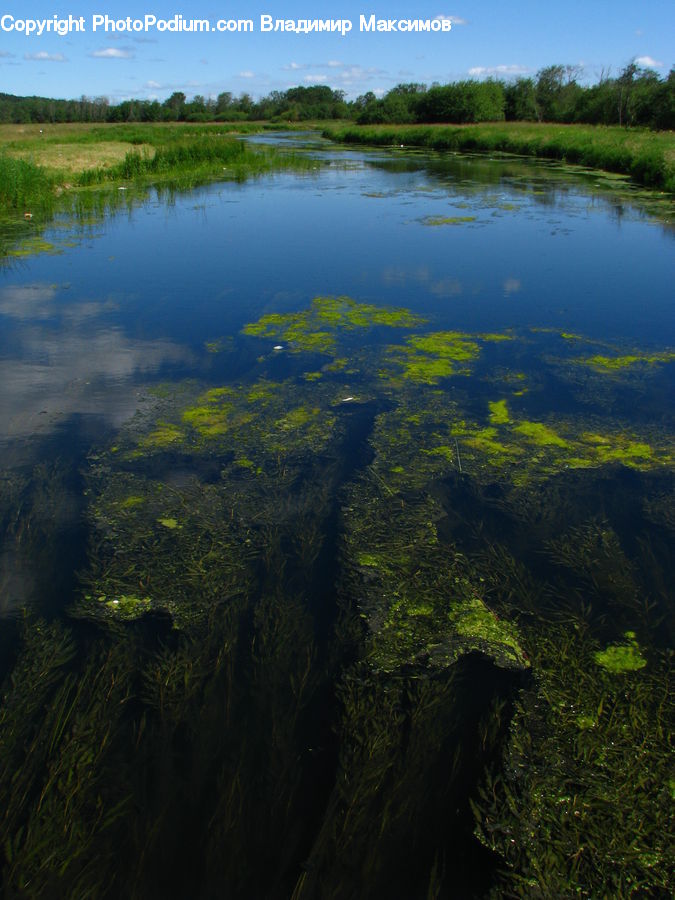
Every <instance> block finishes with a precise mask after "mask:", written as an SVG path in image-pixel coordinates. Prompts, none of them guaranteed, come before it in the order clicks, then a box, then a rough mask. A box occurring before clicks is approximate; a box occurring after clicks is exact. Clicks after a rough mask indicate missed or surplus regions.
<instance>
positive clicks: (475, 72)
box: [469, 65, 530, 78]
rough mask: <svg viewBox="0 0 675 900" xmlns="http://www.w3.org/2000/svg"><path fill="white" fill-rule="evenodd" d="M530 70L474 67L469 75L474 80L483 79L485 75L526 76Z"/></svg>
mask: <svg viewBox="0 0 675 900" xmlns="http://www.w3.org/2000/svg"><path fill="white" fill-rule="evenodd" d="M529 71H530V70H529V69H528V68H527V66H518V65H511V66H474V67H473V68H471V69H469V75H471V76H472V77H473V78H481V77H482V76H483V75H526V74H527V73H528V72H529Z"/></svg>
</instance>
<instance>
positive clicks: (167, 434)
mask: <svg viewBox="0 0 675 900" xmlns="http://www.w3.org/2000/svg"><path fill="white" fill-rule="evenodd" d="M184 436H185V435H184V432H183V430H182V429H181V428H179V427H178V426H177V425H173V424H171V423H170V422H159V423H158V424H157V427H156V428H155V429H153V431H151V432H150V433H149V434H146V435H145V436H144V437H143V438H142V440H141V441H140V446H141V448H142V449H143V450H166V449H167V448H170V447H173V446H174V445H176V444H178V443H180V441H182V440H183V438H184Z"/></svg>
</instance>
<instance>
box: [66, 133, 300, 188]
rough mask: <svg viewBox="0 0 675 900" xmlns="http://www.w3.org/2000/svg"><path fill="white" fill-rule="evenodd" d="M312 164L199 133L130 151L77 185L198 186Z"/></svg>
mask: <svg viewBox="0 0 675 900" xmlns="http://www.w3.org/2000/svg"><path fill="white" fill-rule="evenodd" d="M142 143H145V141H142ZM315 165H316V162H313V161H311V160H309V159H307V158H305V157H303V156H300V155H298V154H292V153H290V154H289V153H281V152H279V151H278V150H276V149H274V148H267V147H265V148H262V147H255V148H254V147H251V146H249V145H247V144H245V143H243V142H242V141H238V140H235V139H232V138H225V137H223V136H220V135H214V134H198V135H196V136H194V137H187V138H185V137H183V138H182V139H181V140H180V141H171V142H170V143H167V144H163V145H160V146H157V148H156V150H155V153H154V155H147V154H146V155H143V154H142V153H140V152H138V151H136V150H132V151H130V152H129V153H127V155H126V156H125V158H124V159H123V160H122V162H120V163H119V164H118V165H116V166H111V167H107V168H97V169H90V170H89V171H86V172H83V173H82V174H81V175H80V176H79V177H78V180H77V183H78V185H80V186H90V185H95V184H100V183H102V182H106V181H119V180H133V181H139V180H140V181H150V182H153V181H175V182H179V183H186V182H187V183H197V182H199V181H201V180H208V179H212V178H215V177H220V178H226V179H228V180H229V179H235V180H243V179H244V178H247V177H250V176H254V175H260V174H263V173H264V172H270V171H272V170H275V169H289V168H292V169H301V170H302V169H309V168H311V167H312V166H315Z"/></svg>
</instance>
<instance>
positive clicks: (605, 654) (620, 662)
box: [593, 631, 647, 675]
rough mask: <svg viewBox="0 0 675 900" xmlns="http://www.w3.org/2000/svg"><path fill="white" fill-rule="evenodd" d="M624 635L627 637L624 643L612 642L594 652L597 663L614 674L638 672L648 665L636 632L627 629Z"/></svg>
mask: <svg viewBox="0 0 675 900" xmlns="http://www.w3.org/2000/svg"><path fill="white" fill-rule="evenodd" d="M624 637H626V638H627V640H626V641H625V642H624V643H621V644H610V645H609V646H608V647H606V648H605V649H604V650H598V651H597V652H596V653H594V654H593V659H594V660H595V662H596V663H597V665H599V666H601V667H602V668H603V669H605V671H606V672H609V673H610V674H612V675H622V674H624V673H626V672H637V671H639V670H640V669H644V667H645V666H646V665H647V660H646V659H645V658H644V656H643V655H642V653H641V651H640V646H639V644H638V642H637V640H636V639H635V634H634V632H632V631H627V632H626V633H625V635H624Z"/></svg>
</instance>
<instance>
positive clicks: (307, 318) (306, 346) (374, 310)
mask: <svg viewBox="0 0 675 900" xmlns="http://www.w3.org/2000/svg"><path fill="white" fill-rule="evenodd" d="M423 321H424V319H422V318H421V317H420V316H416V315H413V313H411V312H409V311H408V310H405V309H394V308H392V307H386V306H375V305H373V304H371V303H357V302H356V301H355V300H352V299H351V298H350V297H315V298H314V300H313V301H312V304H311V306H310V307H309V309H307V310H305V311H303V312H298V313H268V314H267V315H264V316H262V317H261V318H260V319H259V320H258V321H257V322H251V323H250V324H248V325H245V326H244V328H243V329H242V332H243V334H247V335H250V336H253V337H264V338H273V339H275V340H277V341H286V342H287V343H288V344H289V345H290V348H291V350H295V351H299V352H306V353H323V354H333V353H335V350H336V347H337V339H338V334H339V333H341V332H352V331H357V330H362V329H370V328H377V327H388V328H414V327H416V326H417V325H420V324H421V323H422V322H423Z"/></svg>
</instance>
